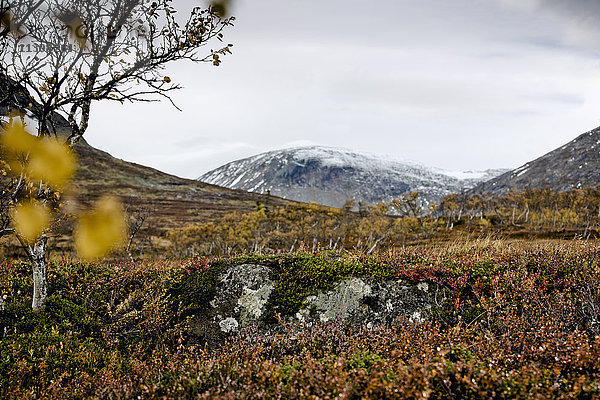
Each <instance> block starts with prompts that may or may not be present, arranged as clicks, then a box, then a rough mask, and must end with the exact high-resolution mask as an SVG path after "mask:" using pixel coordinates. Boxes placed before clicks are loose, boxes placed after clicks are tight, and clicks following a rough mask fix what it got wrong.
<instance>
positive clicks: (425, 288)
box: [417, 282, 429, 292]
mask: <svg viewBox="0 0 600 400" xmlns="http://www.w3.org/2000/svg"><path fill="white" fill-rule="evenodd" d="M417 289H419V290H421V291H423V292H427V291H429V284H428V283H427V282H420V283H419V284H418V285H417Z"/></svg>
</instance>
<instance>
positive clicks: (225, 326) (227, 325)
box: [219, 317, 240, 333]
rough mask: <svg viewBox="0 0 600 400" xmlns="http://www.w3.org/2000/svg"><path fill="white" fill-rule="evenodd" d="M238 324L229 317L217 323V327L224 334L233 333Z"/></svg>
mask: <svg viewBox="0 0 600 400" xmlns="http://www.w3.org/2000/svg"><path fill="white" fill-rule="evenodd" d="M239 325H240V324H239V323H238V322H237V320H236V319H235V318H232V317H229V318H225V319H224V320H223V321H221V322H219V326H220V327H221V331H223V332H225V333H229V332H232V331H235V330H236V329H237V328H238V326H239Z"/></svg>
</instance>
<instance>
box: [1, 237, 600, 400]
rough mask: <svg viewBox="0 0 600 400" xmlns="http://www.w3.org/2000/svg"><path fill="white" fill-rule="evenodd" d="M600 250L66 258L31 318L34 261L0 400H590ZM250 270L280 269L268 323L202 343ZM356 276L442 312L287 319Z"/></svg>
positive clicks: (6, 357)
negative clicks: (233, 276)
mask: <svg viewBox="0 0 600 400" xmlns="http://www.w3.org/2000/svg"><path fill="white" fill-rule="evenodd" d="M599 255H600V246H598V244H597V243H595V242H591V241H568V242H567V241H565V242H558V241H554V242H551V241H546V242H542V241H537V242H532V241H530V242H519V241H502V240H469V241H464V242H457V243H454V244H446V245H439V246H433V245H430V246H416V247H412V248H406V249H402V250H398V251H395V252H385V253H379V254H368V255H367V254H363V253H357V252H300V253H291V254H275V255H256V254H246V255H241V256H236V257H220V258H191V259H182V260H170V261H165V260H159V261H151V260H148V261H142V262H137V263H132V262H118V261H106V262H98V263H80V262H76V261H73V260H69V259H62V260H55V261H54V262H51V263H50V264H49V267H48V282H49V295H48V299H47V303H46V306H45V307H44V308H42V309H40V310H37V311H33V310H31V307H30V304H31V298H30V296H31V293H32V283H31V278H30V271H29V268H28V265H27V264H25V263H23V262H20V261H18V260H4V261H3V262H2V263H1V264H0V291H1V293H2V294H4V295H5V296H6V299H5V302H6V310H5V311H4V312H2V313H1V314H0V315H1V317H0V335H2V334H3V337H2V339H1V340H0V397H2V398H19V399H21V398H50V399H52V398H114V399H122V398H230V399H234V398H235V399H237V398H281V399H293V398H298V399H316V398H334V397H339V398H399V399H404V398H431V399H441V398H444V399H453V398H596V397H598V396H599V392H600V368H599V365H600V363H599V362H598V359H599V357H600V342H599V340H598V335H599V334H600V325H599V324H598V322H599V321H598V318H599V315H600V285H599V283H600V277H599V274H598V272H599V271H598V270H599V268H600V267H599V265H598V259H599V257H598V256H599ZM242 263H254V264H261V265H268V266H270V267H271V268H272V271H273V277H272V279H273V280H274V282H276V284H275V288H274V291H273V294H272V295H271V297H270V299H269V304H268V305H267V308H268V310H269V312H268V313H266V314H265V316H264V325H261V326H251V327H248V328H246V329H244V330H243V331H242V332H238V333H236V334H233V335H231V336H230V337H229V338H228V339H227V340H225V341H223V342H220V343H205V342H203V341H202V340H201V338H200V337H198V336H197V335H195V333H194V323H195V321H196V317H197V316H198V315H201V314H202V313H203V312H205V310H206V308H207V307H209V302H210V301H211V299H212V298H213V297H214V293H215V290H216V286H217V285H218V276H219V274H221V273H222V272H223V271H227V269H228V268H231V267H232V266H234V265H238V264H242ZM350 276H358V277H369V278H370V279H375V280H402V281H406V282H413V283H417V282H427V283H428V284H429V285H430V286H431V287H432V288H433V287H435V290H436V293H437V294H439V296H438V297H437V298H438V299H439V301H438V304H437V306H436V307H434V308H433V309H432V310H431V312H430V313H429V314H428V315H427V318H425V320H424V321H411V320H409V319H397V320H395V321H393V322H392V323H390V324H383V325H380V326H370V327H367V326H360V325H353V324H349V323H347V321H344V320H343V319H341V318H338V319H337V320H333V321H328V322H323V323H317V324H312V325H310V326H309V325H303V324H302V323H300V322H292V321H293V320H292V319H288V318H287V317H288V316H290V315H293V314H294V313H295V312H296V311H297V310H298V309H299V307H301V306H302V299H303V298H304V297H305V296H307V295H310V294H313V293H315V292H316V291H317V290H320V289H325V288H329V287H332V286H333V285H334V284H335V283H336V282H338V281H340V280H341V279H343V278H346V277H350ZM28 296H29V297H28ZM265 327H269V329H265Z"/></svg>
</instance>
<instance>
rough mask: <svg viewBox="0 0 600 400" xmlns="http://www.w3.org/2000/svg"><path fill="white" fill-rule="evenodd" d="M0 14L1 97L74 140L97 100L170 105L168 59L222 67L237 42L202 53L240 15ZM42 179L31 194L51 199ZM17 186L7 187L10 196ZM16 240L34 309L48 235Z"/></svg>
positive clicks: (26, 6)
mask: <svg viewBox="0 0 600 400" xmlns="http://www.w3.org/2000/svg"><path fill="white" fill-rule="evenodd" d="M0 13H1V15H0V21H1V25H2V29H1V30H0V59H1V62H0V75H1V76H4V77H5V78H4V79H5V80H6V84H5V85H3V86H4V87H2V88H0V89H3V90H4V92H3V93H2V95H1V96H2V97H1V98H4V99H6V101H7V102H8V103H10V104H8V105H9V108H11V107H15V108H20V109H21V110H23V111H24V112H25V114H26V115H27V116H28V117H30V118H31V119H32V120H34V121H35V124H37V135H38V136H40V137H43V136H55V137H57V138H59V137H61V136H62V135H65V136H66V139H64V137H63V140H65V141H66V143H68V145H69V146H74V145H75V144H76V143H77V141H78V140H79V139H81V138H82V137H83V135H84V134H85V132H86V130H87V128H88V125H89V120H90V110H91V106H92V104H93V103H94V102H97V101H117V102H120V103H124V102H139V101H141V102H147V101H158V100H161V99H166V100H168V101H169V102H171V103H172V104H173V105H174V103H173V101H172V99H171V97H170V94H171V92H173V91H174V90H177V89H180V88H181V86H180V85H179V84H177V83H175V82H174V80H172V79H171V78H170V77H168V76H165V75H164V74H163V73H162V72H163V69H164V66H165V65H166V64H168V63H170V62H173V61H178V60H188V61H192V62H196V63H199V62H211V63H212V64H214V65H219V64H220V62H221V60H220V57H221V56H223V55H225V54H227V53H229V52H230V47H231V45H224V44H221V45H219V46H218V47H217V48H216V49H210V50H206V51H204V52H203V54H199V52H198V50H200V49H202V48H203V47H205V46H206V45H207V44H208V43H212V42H215V41H216V42H219V41H221V40H222V38H223V30H224V29H225V28H227V27H228V26H230V25H232V23H233V20H234V19H233V17H229V18H225V17H221V16H219V15H218V14H217V13H216V12H215V10H213V9H212V8H211V7H209V8H201V7H195V8H193V9H192V11H191V12H190V13H189V15H188V16H187V18H186V19H184V20H180V19H178V17H177V10H176V9H175V8H174V7H173V6H172V0H154V1H144V0H88V1H81V0H41V1H40V0H35V1H33V0H30V1H28V0H17V1H7V0H0ZM15 88H16V89H15ZM28 96H31V97H28ZM24 99H25V104H23V101H24ZM27 99H31V100H30V101H27ZM13 103H18V104H13ZM59 116H62V117H64V118H66V121H68V127H65V126H61V124H60V121H61V118H59ZM62 120H63V121H64V119H62ZM65 128H66V129H65ZM61 131H62V132H61ZM65 131H66V132H65ZM61 134H62V135H61ZM19 180H21V181H23V176H21V177H18V178H17V182H18V181H19ZM38 184H39V185H38V187H39V190H37V191H36V193H34V194H33V197H35V198H37V199H38V200H39V201H41V202H43V203H47V202H48V201H49V198H50V197H51V196H53V191H52V190H51V189H50V188H48V187H47V186H46V185H44V184H43V182H38ZM21 189H22V188H21V187H20V186H18V185H17V186H13V187H12V189H10V190H9V192H10V194H11V196H12V198H13V200H14V199H15V198H16V197H18V194H19V192H20V191H21ZM4 229H10V228H8V226H7V227H5V228H4ZM6 232H7V233H8V232H9V231H6ZM17 236H18V235H17ZM19 240H20V241H21V244H22V246H23V248H24V250H25V252H26V254H27V256H28V258H29V260H30V261H31V264H32V268H33V276H34V296H33V305H32V306H33V308H34V309H37V308H40V307H41V306H43V305H44V303H45V298H46V293H47V289H46V265H45V260H46V253H47V247H46V244H47V237H46V235H45V234H42V235H40V236H39V237H38V238H37V239H36V240H35V241H34V243H28V242H26V241H24V240H22V238H19Z"/></svg>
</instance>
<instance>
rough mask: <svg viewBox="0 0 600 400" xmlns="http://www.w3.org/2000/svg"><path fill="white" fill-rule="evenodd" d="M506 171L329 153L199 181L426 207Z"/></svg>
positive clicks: (284, 155) (271, 159) (314, 198)
mask: <svg viewBox="0 0 600 400" xmlns="http://www.w3.org/2000/svg"><path fill="white" fill-rule="evenodd" d="M502 172H504V171H502V170H500V171H495V170H489V171H483V172H479V171H470V172H466V173H458V174H452V173H448V172H445V171H442V170H438V169H434V168H429V167H425V166H422V165H419V164H416V163H410V162H405V161H398V160H394V159H385V158H382V157H379V156H375V155H371V154H365V153H359V152H354V151H350V150H344V149H336V148H329V147H318V146H313V147H299V148H291V149H285V150H277V151H271V152H267V153H262V154H258V155H256V156H254V157H250V158H246V159H242V160H238V161H233V162H231V163H229V164H226V165H224V166H222V167H219V168H217V169H215V170H213V171H210V172H208V173H206V174H204V175H202V176H201V177H200V178H198V179H199V180H200V181H202V182H207V183H212V184H215V185H219V186H223V187H228V188H233V189H243V190H247V191H249V192H256V193H271V194H273V195H276V196H281V197H283V198H286V199H290V200H296V201H302V202H316V203H319V204H323V205H327V206H333V207H342V206H343V205H344V203H345V202H346V200H349V199H353V200H355V201H356V202H360V203H364V204H374V203H378V202H381V201H390V200H392V199H394V198H398V197H400V196H402V195H403V194H405V193H407V192H411V191H418V192H419V193H420V194H421V195H422V196H423V198H424V199H425V200H426V202H428V203H433V202H439V201H440V199H441V198H442V197H443V196H445V195H447V194H450V193H453V192H458V191H460V190H462V189H468V188H471V187H473V186H475V185H476V184H477V183H479V182H481V181H482V180H485V179H489V178H491V177H493V176H496V175H498V174H499V173H502Z"/></svg>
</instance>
